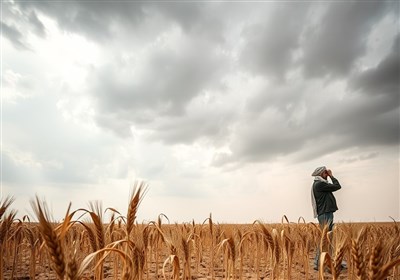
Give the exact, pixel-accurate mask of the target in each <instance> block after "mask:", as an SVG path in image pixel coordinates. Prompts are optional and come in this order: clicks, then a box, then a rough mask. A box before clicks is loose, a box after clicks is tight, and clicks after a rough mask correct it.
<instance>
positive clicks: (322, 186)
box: [311, 166, 342, 270]
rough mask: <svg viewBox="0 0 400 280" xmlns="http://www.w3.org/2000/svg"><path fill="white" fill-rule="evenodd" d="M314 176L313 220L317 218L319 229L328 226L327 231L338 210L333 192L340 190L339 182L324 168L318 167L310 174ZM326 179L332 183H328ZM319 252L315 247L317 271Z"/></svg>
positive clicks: (312, 196) (316, 267)
mask: <svg viewBox="0 0 400 280" xmlns="http://www.w3.org/2000/svg"><path fill="white" fill-rule="evenodd" d="M311 176H314V183H313V185H312V189H311V201H312V205H313V210H314V218H318V222H319V224H320V227H321V228H324V226H325V225H328V230H329V231H332V229H333V213H334V212H335V211H336V210H338V207H337V205H336V199H335V196H334V195H333V192H335V191H337V190H340V189H341V188H342V187H341V186H340V183H339V181H338V180H337V179H336V178H335V177H333V174H332V171H331V170H329V169H327V168H326V167H325V166H321V167H318V168H316V169H315V170H314V172H313V173H312V174H311ZM328 177H329V178H330V179H331V181H332V183H329V182H328ZM319 255H320V250H319V247H317V252H316V256H315V259H314V269H315V270H318V265H319Z"/></svg>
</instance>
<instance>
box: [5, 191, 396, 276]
mask: <svg viewBox="0 0 400 280" xmlns="http://www.w3.org/2000/svg"><path fill="white" fill-rule="evenodd" d="M141 191H142V189H141V188H140V187H139V188H138V189H137V190H136V192H135V193H134V194H133V195H132V198H131V202H130V205H129V210H128V213H127V215H126V216H123V215H121V214H120V213H119V212H118V211H117V210H115V209H113V208H108V209H106V210H105V211H103V209H102V207H101V206H100V204H91V205H90V209H79V210H74V211H72V210H69V211H68V214H67V215H66V218H65V219H64V220H63V221H62V222H59V223H52V222H51V221H49V218H48V217H49V214H50V213H47V210H46V208H45V207H44V204H43V202H41V201H39V200H36V202H35V203H33V208H34V211H35V214H36V217H35V220H38V221H39V223H33V222H30V221H29V219H28V218H27V217H24V218H23V219H22V220H17V219H15V218H16V213H15V212H14V211H12V207H11V204H12V199H6V200H4V201H1V202H0V207H1V208H0V249H1V256H2V258H1V259H0V269H1V270H0V279H318V276H320V277H321V278H320V279H363V280H364V279H400V273H399V267H398V265H399V264H400V228H399V225H398V224H397V223H395V222H392V223H339V224H337V225H336V227H335V229H334V231H333V233H331V232H327V231H326V229H320V228H319V226H318V225H316V224H313V223H304V222H302V219H299V222H296V223H289V221H287V219H286V217H284V218H283V219H282V223H281V224H265V223H262V222H259V221H255V222H253V221H251V223H249V224H219V223H215V222H214V221H213V220H212V217H211V216H210V217H208V218H207V219H205V220H204V222H203V223H201V224H196V223H184V224H169V223H168V219H167V218H166V217H164V216H162V215H161V216H159V217H158V219H157V220H155V221H154V222H150V223H147V224H138V223H137V222H136V221H135V218H136V213H137V210H138V206H139V203H140V200H141ZM316 246H320V247H321V248H322V251H323V252H324V253H323V254H322V255H321V262H322V263H323V265H322V266H321V267H323V269H322V271H323V273H320V275H319V274H318V272H317V271H315V270H314V269H313V258H314V251H315V248H316ZM342 261H345V262H346V263H347V269H345V270H341V269H339V267H340V264H341V263H342ZM328 270H330V271H328Z"/></svg>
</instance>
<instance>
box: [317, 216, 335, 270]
mask: <svg viewBox="0 0 400 280" xmlns="http://www.w3.org/2000/svg"><path fill="white" fill-rule="evenodd" d="M318 222H319V226H320V227H321V229H323V228H324V227H325V225H328V230H329V231H332V229H333V212H329V213H324V214H321V215H318ZM320 254H321V250H320V248H319V244H318V245H317V250H316V254H315V258H314V266H315V267H318V265H319V255H320Z"/></svg>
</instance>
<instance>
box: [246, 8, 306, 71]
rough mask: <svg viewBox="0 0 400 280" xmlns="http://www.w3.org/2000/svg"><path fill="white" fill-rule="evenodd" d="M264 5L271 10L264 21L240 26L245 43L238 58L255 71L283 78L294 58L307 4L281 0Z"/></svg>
mask: <svg viewBox="0 0 400 280" xmlns="http://www.w3.org/2000/svg"><path fill="white" fill-rule="evenodd" d="M268 7H269V8H272V12H271V15H270V16H268V17H266V20H264V19H263V20H262V21H261V22H257V23H253V24H251V25H249V26H246V27H245V28H244V29H243V32H242V36H243V39H244V40H245V42H246V43H245V47H244V49H243V51H242V53H241V56H240V60H241V62H242V63H243V65H244V66H245V67H247V68H248V69H249V70H250V71H252V72H254V73H256V74H267V75H269V76H275V77H278V78H283V77H284V76H285V74H286V71H287V70H288V69H289V68H290V67H291V66H292V63H293V61H294V51H295V50H296V49H297V47H298V44H299V38H300V35H301V32H302V28H303V24H304V23H305V21H306V20H307V14H308V11H309V8H310V5H309V4H308V3H296V4H293V3H290V4H288V3H285V4H282V5H274V6H268Z"/></svg>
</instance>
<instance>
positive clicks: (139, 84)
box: [90, 37, 227, 135]
mask: <svg viewBox="0 0 400 280" xmlns="http://www.w3.org/2000/svg"><path fill="white" fill-rule="evenodd" d="M179 40H180V41H179V42H178V46H177V47H176V48H175V49H172V48H163V47H160V48H157V49H155V50H154V51H153V52H151V53H150V54H149V56H148V57H146V59H145V61H144V62H143V63H141V64H137V65H135V60H132V62H128V63H117V64H112V65H106V66H103V67H102V68H101V69H98V70H94V72H93V73H92V75H91V78H90V79H91V81H90V83H91V84H92V85H93V86H92V89H91V92H92V95H93V98H94V99H95V100H96V103H97V105H98V110H99V113H100V116H99V118H101V119H99V124H102V123H104V121H105V120H107V123H108V127H110V126H112V125H113V123H112V121H113V120H115V122H116V123H115V131H120V129H121V124H134V123H136V124H140V123H146V122H147V123H149V122H153V121H155V120H157V119H158V118H160V117H163V118H165V117H168V116H169V117H171V116H181V117H184V116H185V110H186V106H187V104H188V103H189V102H190V101H191V100H193V98H195V97H196V96H198V95H200V94H202V93H203V92H204V91H205V90H208V89H210V88H215V87H220V86H221V82H220V78H221V76H222V75H223V72H224V69H226V65H227V62H226V59H225V57H224V56H223V55H221V54H218V53H217V52H216V50H215V49H214V48H213V46H212V45H208V44H207V42H205V41H201V40H196V39H195V40H187V38H185V37H183V38H180V39H179ZM103 114H104V115H106V116H110V117H106V118H104V117H103V116H102V115H103ZM125 131H129V127H128V126H127V127H125ZM121 135H122V134H121Z"/></svg>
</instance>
